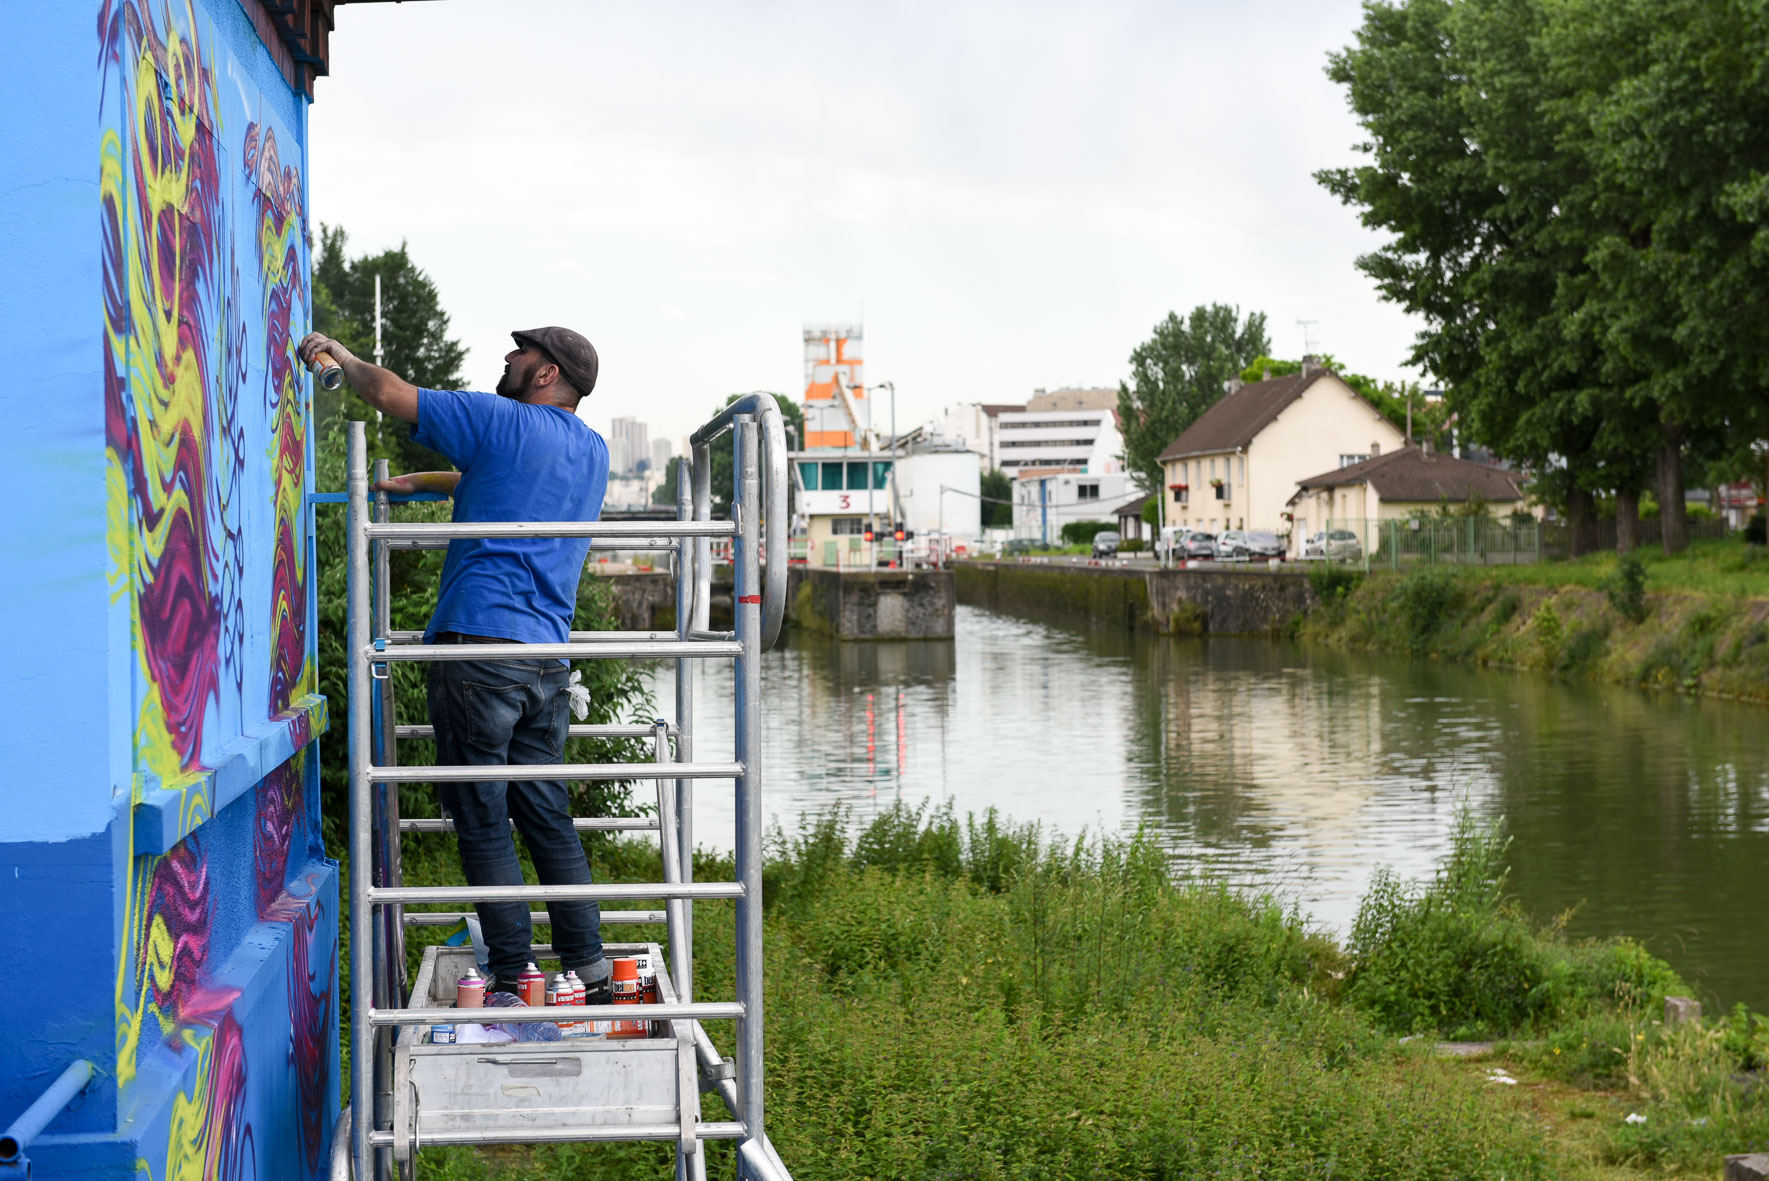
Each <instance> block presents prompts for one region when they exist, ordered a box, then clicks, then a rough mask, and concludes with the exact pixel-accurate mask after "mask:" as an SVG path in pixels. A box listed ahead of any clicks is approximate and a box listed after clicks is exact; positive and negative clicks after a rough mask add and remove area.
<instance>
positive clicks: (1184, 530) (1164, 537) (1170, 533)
mask: <svg viewBox="0 0 1769 1181" xmlns="http://www.w3.org/2000/svg"><path fill="white" fill-rule="evenodd" d="M1191 531H1192V530H1191V526H1189V525H1168V526H1167V527H1166V528H1164V529H1162V530H1161V535H1160V536H1159V537H1157V538H1155V557H1156V558H1158V559H1160V560H1162V561H1166V560H1167V559H1168V558H1180V557H1184V556H1185V539H1186V537H1187V536H1189V535H1190V534H1191Z"/></svg>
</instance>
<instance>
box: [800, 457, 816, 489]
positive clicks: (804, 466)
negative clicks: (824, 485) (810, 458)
mask: <svg viewBox="0 0 1769 1181" xmlns="http://www.w3.org/2000/svg"><path fill="white" fill-rule="evenodd" d="M818 473H819V468H818V465H817V464H815V463H801V464H799V479H800V480H803V481H804V484H805V491H806V492H815V491H817V489H818V483H817V476H818Z"/></svg>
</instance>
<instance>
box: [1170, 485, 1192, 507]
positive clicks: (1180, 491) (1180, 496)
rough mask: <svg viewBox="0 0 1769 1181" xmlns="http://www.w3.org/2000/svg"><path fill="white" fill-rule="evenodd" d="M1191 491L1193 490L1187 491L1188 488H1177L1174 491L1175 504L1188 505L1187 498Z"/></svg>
mask: <svg viewBox="0 0 1769 1181" xmlns="http://www.w3.org/2000/svg"><path fill="white" fill-rule="evenodd" d="M1190 491H1191V490H1190V489H1187V488H1175V489H1174V490H1173V503H1174V504H1186V503H1187V500H1186V497H1187V496H1188V495H1189V494H1190Z"/></svg>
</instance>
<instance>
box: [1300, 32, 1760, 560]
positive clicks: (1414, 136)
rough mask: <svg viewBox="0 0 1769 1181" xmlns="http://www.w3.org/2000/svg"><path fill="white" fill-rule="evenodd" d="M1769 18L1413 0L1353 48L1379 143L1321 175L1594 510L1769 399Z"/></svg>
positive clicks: (1499, 439)
mask: <svg viewBox="0 0 1769 1181" xmlns="http://www.w3.org/2000/svg"><path fill="white" fill-rule="evenodd" d="M1765 45H1769V11H1766V9H1765V6H1764V5H1763V4H1762V3H1761V0H1664V2H1661V0H1461V2H1458V3H1450V2H1449V0H1400V2H1398V3H1376V2H1374V0H1371V2H1368V3H1366V5H1365V21H1364V25H1363V27H1362V28H1361V29H1360V31H1359V33H1358V40H1357V43H1356V44H1355V45H1353V46H1352V47H1350V48H1348V49H1347V50H1345V51H1344V52H1343V53H1341V54H1336V55H1334V56H1333V58H1332V59H1331V64H1330V66H1329V69H1328V73H1329V76H1331V77H1333V78H1334V79H1335V80H1336V81H1339V82H1341V83H1343V84H1344V85H1345V86H1346V87H1347V93H1348V96H1349V98H1350V102H1351V106H1352V109H1353V110H1354V112H1356V114H1357V116H1358V118H1359V120H1360V121H1361V122H1362V123H1363V125H1364V126H1365V128H1366V129H1367V130H1368V131H1369V132H1370V134H1371V141H1370V142H1369V143H1367V144H1365V145H1362V147H1363V150H1364V151H1365V152H1366V153H1367V154H1368V155H1369V156H1370V157H1371V159H1370V162H1369V163H1367V164H1365V165H1363V166H1361V167H1358V168H1351V169H1338V170H1331V171H1328V172H1323V173H1321V174H1319V179H1320V180H1321V182H1322V183H1323V184H1325V185H1326V186H1327V187H1328V188H1329V189H1330V190H1332V191H1333V192H1335V193H1336V194H1338V195H1339V196H1340V197H1341V198H1342V199H1343V200H1345V201H1346V202H1348V203H1350V204H1354V205H1359V206H1361V207H1362V208H1363V211H1364V212H1363V219H1364V221H1365V223H1366V224H1368V225H1371V226H1374V227H1378V228H1382V229H1386V230H1388V231H1390V232H1391V233H1393V234H1394V235H1395V238H1394V240H1393V241H1392V242H1391V243H1389V244H1388V245H1387V246H1385V247H1383V248H1382V249H1380V250H1378V251H1377V252H1375V253H1374V254H1372V255H1370V256H1368V257H1366V258H1365V259H1362V260H1360V263H1359V265H1360V266H1361V267H1362V268H1363V269H1364V270H1365V271H1366V272H1367V273H1369V274H1370V275H1371V276H1372V277H1373V278H1374V279H1375V280H1376V281H1377V285H1378V288H1379V289H1380V290H1381V291H1382V293H1383V294H1384V295H1385V296H1386V297H1387V298H1390V299H1393V300H1394V301H1395V302H1397V303H1400V304H1402V305H1403V306H1406V307H1408V308H1409V309H1411V310H1413V311H1416V312H1418V313H1419V314H1420V315H1422V316H1423V317H1424V318H1425V320H1426V322H1427V327H1426V330H1425V331H1424V332H1422V333H1421V334H1420V336H1419V339H1418V343H1417V347H1416V349H1415V354H1414V356H1415V359H1416V360H1418V361H1420V362H1421V363H1423V364H1426V365H1427V366H1428V367H1429V368H1431V369H1432V370H1433V371H1434V372H1436V373H1437V374H1439V375H1440V376H1442V377H1444V378H1445V379H1447V381H1448V383H1449V385H1450V388H1451V396H1452V398H1454V399H1455V400H1456V403H1457V409H1458V411H1459V412H1460V413H1461V417H1462V420H1463V421H1464V422H1467V423H1469V424H1470V425H1472V426H1473V427H1474V428H1475V430H1476V432H1477V435H1478V437H1480V438H1481V440H1482V441H1483V442H1487V443H1489V444H1490V445H1493V446H1495V447H1497V448H1499V449H1500V450H1502V451H1504V452H1505V453H1507V454H1509V455H1511V456H1513V457H1516V458H1520V459H1526V460H1530V461H1533V462H1534V463H1535V464H1536V465H1538V467H1539V468H1540V469H1541V470H1543V471H1544V473H1545V478H1544V480H1543V481H1542V484H1541V487H1544V488H1548V489H1557V490H1558V493H1559V495H1560V496H1561V497H1562V498H1563V500H1564V503H1565V505H1566V507H1567V509H1568V512H1569V516H1570V517H1571V518H1572V520H1573V523H1574V526H1575V528H1574V548H1575V550H1577V549H1580V548H1581V545H1580V536H1581V532H1580V528H1579V526H1580V524H1581V522H1587V521H1588V520H1589V517H1590V512H1591V505H1592V497H1593V495H1594V494H1595V493H1597V492H1599V491H1611V492H1613V493H1614V494H1615V497H1616V504H1617V511H1618V518H1619V527H1620V532H1621V537H1622V540H1623V542H1624V544H1626V543H1627V541H1628V540H1629V539H1630V536H1631V535H1632V534H1633V532H1634V531H1635V524H1634V522H1635V521H1636V519H1637V516H1638V504H1639V497H1640V494H1641V491H1642V488H1643V486H1644V485H1646V484H1648V483H1651V484H1654V485H1656V490H1657V492H1658V497H1659V501H1660V504H1661V507H1662V509H1663V511H1664V544H1665V548H1666V549H1667V550H1672V551H1674V550H1676V549H1680V548H1682V546H1683V545H1684V544H1686V541H1687V526H1686V517H1685V511H1684V508H1683V488H1684V464H1685V459H1686V457H1688V458H1692V459H1694V460H1696V461H1697V462H1698V463H1699V464H1701V465H1702V466H1703V467H1705V466H1706V465H1707V461H1708V460H1710V459H1712V458H1714V457H1715V453H1716V451H1721V450H1724V448H1725V446H1726V441H1727V440H1734V441H1736V440H1738V439H1740V438H1745V439H1750V438H1757V437H1760V436H1761V434H1762V431H1763V425H1762V424H1763V420H1764V418H1765V416H1766V415H1769V398H1766V397H1765V395H1764V392H1763V391H1764V390H1766V389H1769V340H1766V336H1769V317H1766V316H1765V315H1764V314H1763V313H1764V312H1765V311H1766V310H1769V308H1765V294H1764V293H1765V290H1766V284H1765V282H1764V280H1765V279H1766V278H1769V238H1766V237H1765V232H1764V227H1765V213H1766V212H1769V181H1766V180H1765V177H1766V176H1769V139H1766V138H1765V135H1764V132H1763V130H1762V129H1763V127H1765V126H1766V125H1769V66H1766V55H1765V49H1764V47H1765Z"/></svg>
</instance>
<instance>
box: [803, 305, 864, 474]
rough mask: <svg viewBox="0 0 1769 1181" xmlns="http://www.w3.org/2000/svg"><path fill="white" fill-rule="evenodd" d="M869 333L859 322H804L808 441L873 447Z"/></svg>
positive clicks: (819, 444) (808, 443)
mask: <svg viewBox="0 0 1769 1181" xmlns="http://www.w3.org/2000/svg"><path fill="white" fill-rule="evenodd" d="M863 357H864V333H863V331H862V329H861V327H860V325H858V324H813V325H809V326H807V327H806V328H805V447H806V449H807V450H808V449H811V448H814V447H841V448H853V447H861V448H864V449H866V450H871V449H872V448H871V447H870V446H869V441H868V440H867V436H868V435H869V434H870V432H871V429H872V407H871V403H870V402H868V401H867V398H866V379H865V375H864V368H865V364H864V361H863Z"/></svg>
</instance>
